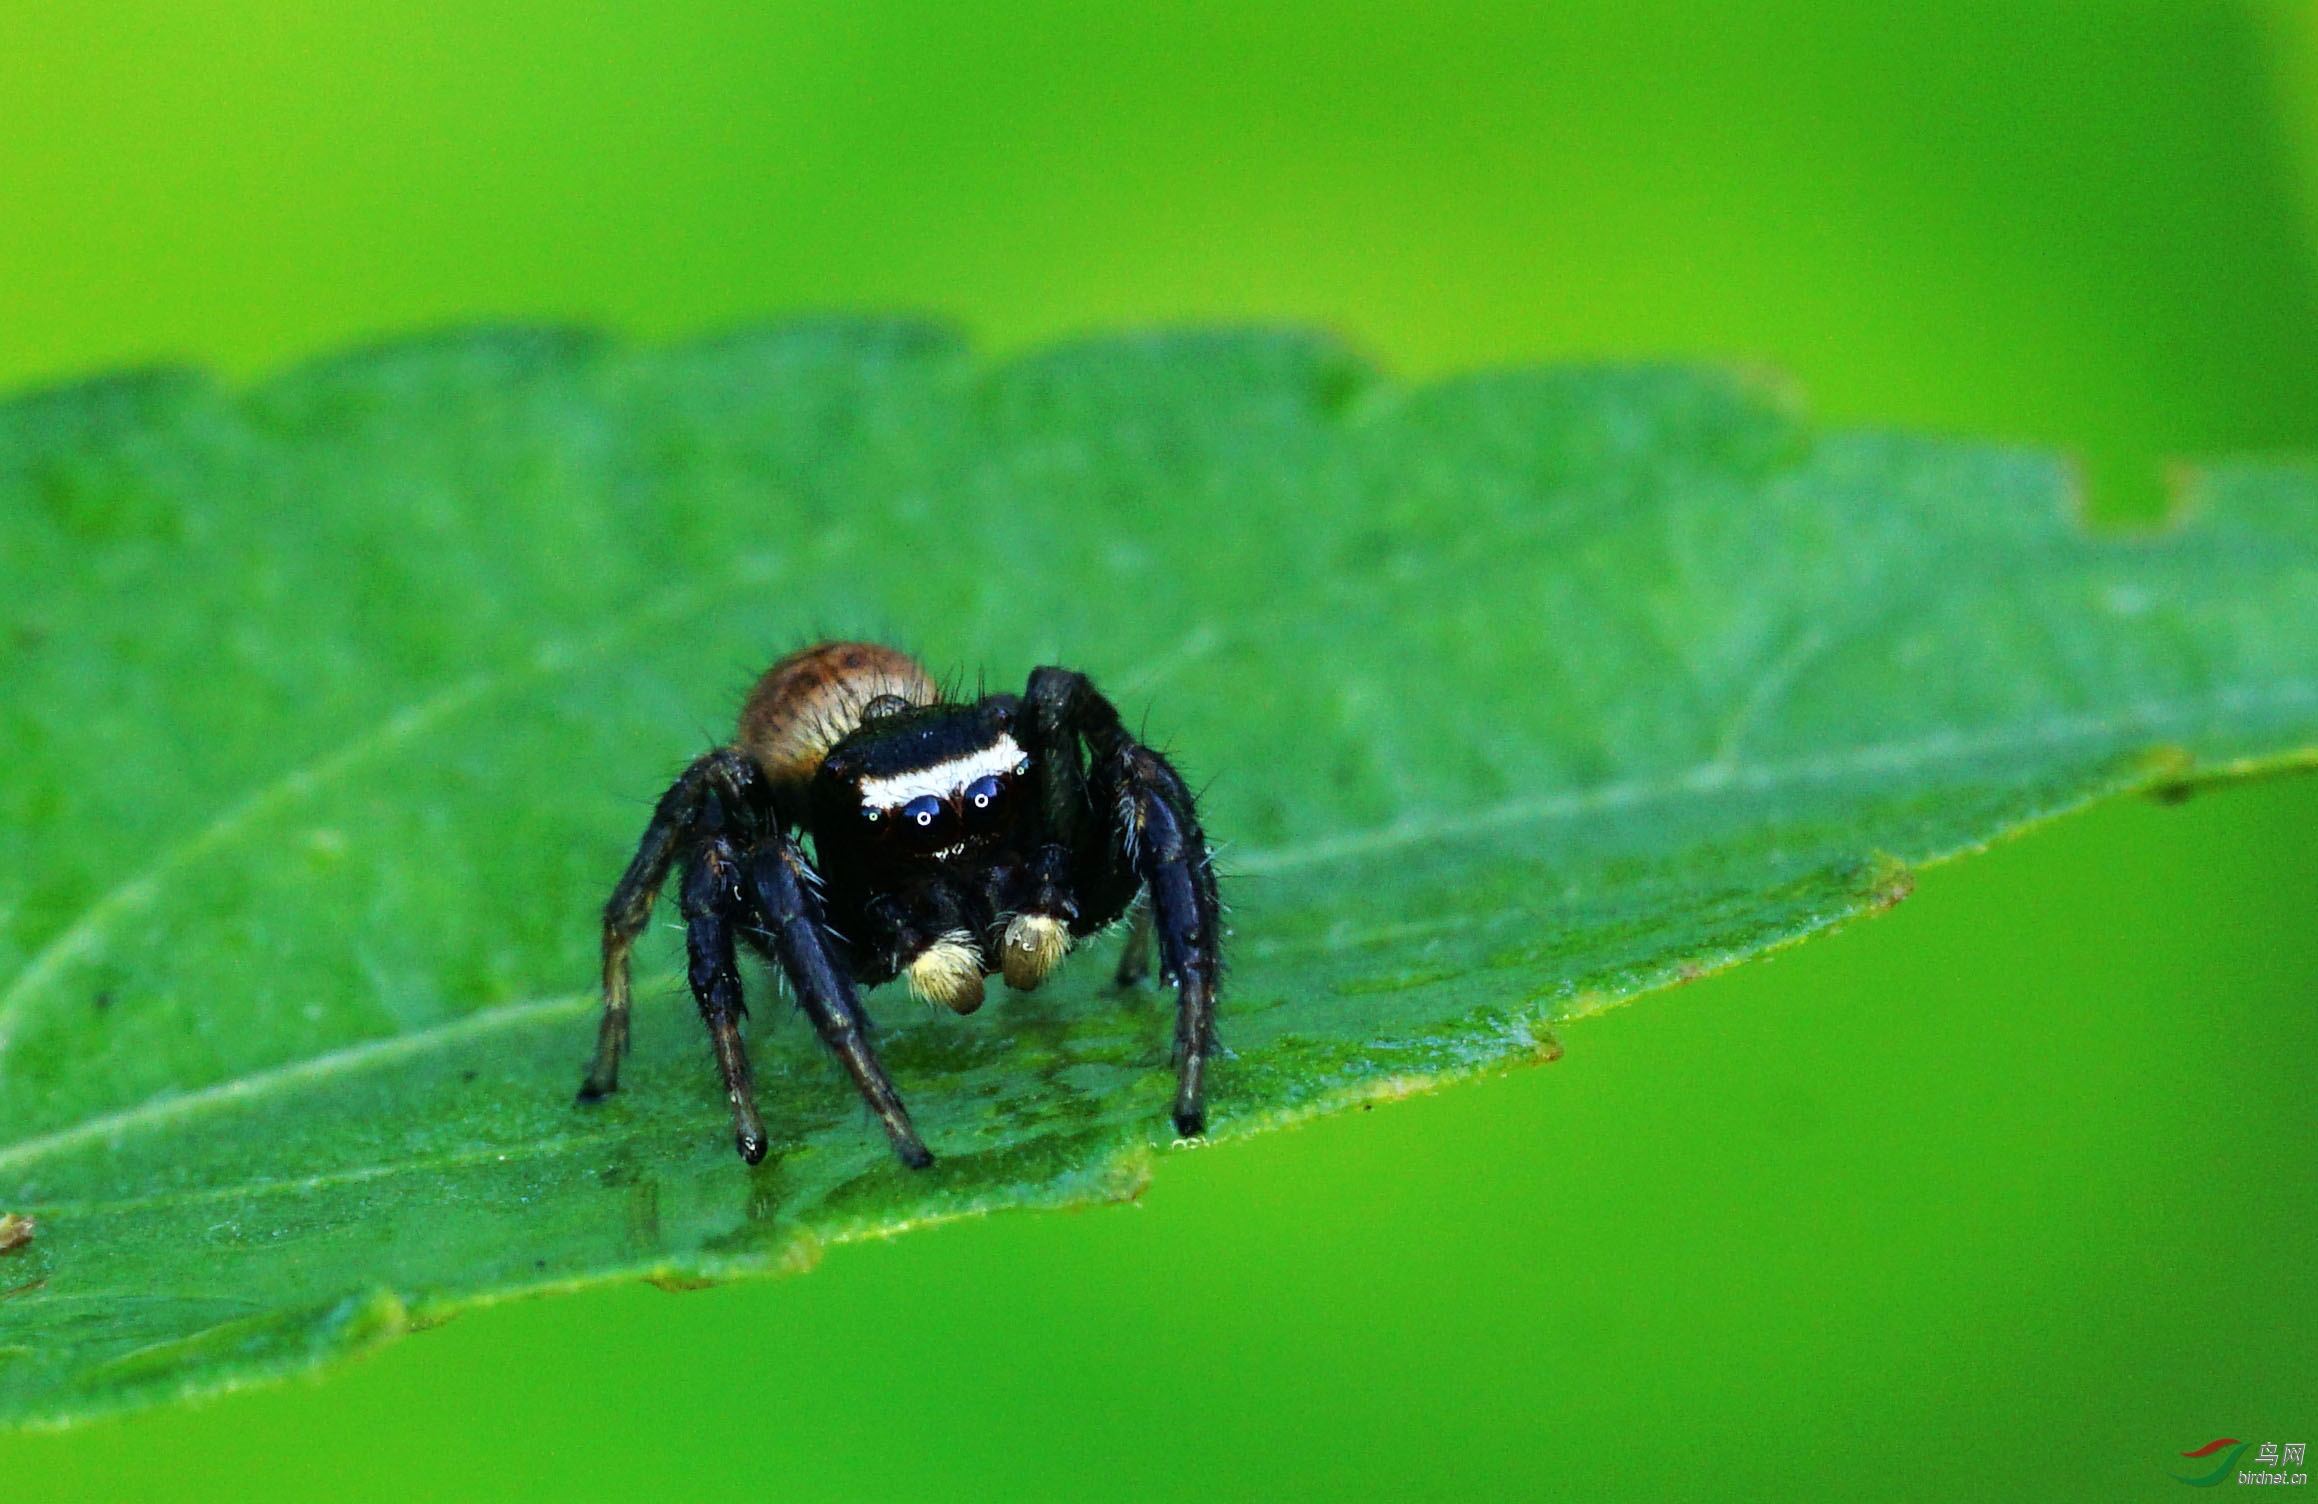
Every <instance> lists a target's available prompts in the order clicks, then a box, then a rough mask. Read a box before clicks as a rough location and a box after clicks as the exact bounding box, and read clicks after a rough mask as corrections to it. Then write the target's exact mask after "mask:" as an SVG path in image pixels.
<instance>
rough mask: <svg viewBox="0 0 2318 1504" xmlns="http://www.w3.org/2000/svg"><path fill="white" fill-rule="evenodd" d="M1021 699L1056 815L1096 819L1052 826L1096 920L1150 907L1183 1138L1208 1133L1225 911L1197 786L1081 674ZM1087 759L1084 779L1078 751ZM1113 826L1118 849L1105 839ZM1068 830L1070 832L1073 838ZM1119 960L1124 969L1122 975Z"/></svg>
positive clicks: (1044, 680)
mask: <svg viewBox="0 0 2318 1504" xmlns="http://www.w3.org/2000/svg"><path fill="white" fill-rule="evenodd" d="M1023 699H1024V701H1025V703H1026V704H1027V705H1028V707H1029V709H1030V715H1031V726H1030V728H1029V730H1030V734H1031V735H1032V736H1033V737H1034V738H1036V739H1037V741H1038V744H1039V751H1040V753H1041V757H1042V762H1043V763H1046V764H1051V765H1053V766H1054V767H1056V768H1057V770H1058V771H1057V772H1056V773H1054V774H1051V775H1049V776H1050V779H1051V780H1052V783H1051V787H1050V788H1049V789H1048V791H1047V794H1046V797H1047V799H1048V802H1049V805H1050V807H1054V808H1059V807H1060V806H1062V805H1064V804H1071V805H1074V806H1075V807H1077V808H1081V809H1087V810H1091V812H1092V813H1093V814H1094V815H1095V817H1096V823H1097V825H1098V827H1099V829H1098V831H1097V832H1095V833H1092V834H1090V832H1089V831H1088V830H1087V828H1086V823H1087V822H1086V821H1084V820H1083V819H1078V818H1074V819H1073V821H1072V823H1071V824H1069V825H1067V826H1064V825H1053V826H1050V828H1051V829H1054V830H1055V831H1056V832H1057V834H1058V836H1063V837H1064V838H1065V839H1070V840H1072V841H1073V842H1074V844H1075V847H1076V853H1075V854H1076V858H1077V860H1076V863H1075V870H1076V871H1077V873H1078V874H1079V879H1080V881H1081V882H1082V883H1084V884H1087V885H1089V887H1090V890H1091V891H1089V892H1085V893H1082V894H1081V895H1080V900H1081V904H1082V907H1083V908H1084V909H1085V910H1086V912H1087V913H1089V914H1103V915H1115V914H1117V913H1118V912H1119V911H1120V910H1121V909H1122V908H1124V907H1126V906H1127V905H1128V904H1129V903H1131V902H1132V901H1133V896H1134V894H1135V891H1136V890H1137V889H1138V888H1140V889H1142V891H1143V893H1144V895H1145V901H1146V902H1148V903H1149V904H1150V907H1151V924H1152V928H1153V930H1154V931H1155V932H1156V934H1157V936H1158V940H1159V964H1160V970H1161V974H1162V975H1164V976H1165V977H1166V978H1167V980H1168V981H1169V982H1171V983H1172V984H1174V987H1175V991H1176V1013H1175V1070H1176V1079H1177V1087H1176V1094H1175V1113H1174V1116H1175V1127H1176V1131H1177V1132H1179V1133H1181V1134H1182V1135H1183V1136H1184V1137H1186V1138H1194V1137H1197V1136H1198V1135H1199V1134H1201V1133H1203V1132H1205V1131H1206V1127H1207V1108H1206V1089H1207V1062H1208V1059H1209V1057H1210V1056H1212V1055H1213V1054H1214V1053H1215V998H1216V990H1217V987H1218V986H1219V985H1220V983H1221V981H1222V974H1223V952H1222V913H1223V910H1222V904H1221V901H1220V900H1219V898H1218V896H1217V893H1216V886H1215V870H1214V867H1213V866H1212V864H1211V863H1210V862H1209V860H1208V851H1207V838H1206V836H1205V835H1204V834H1203V833H1202V832H1201V830H1200V828H1199V816H1198V812H1197V809H1196V807H1195V804H1194V801H1193V799H1192V797H1191V790H1190V788H1189V787H1188V786H1187V785H1186V784H1185V783H1184V782H1183V778H1182V776H1181V775H1180V774H1178V773H1177V772H1176V771H1175V768H1174V766H1173V765H1172V764H1170V763H1169V762H1168V761H1167V759H1166V758H1164V757H1162V756H1160V755H1159V754H1158V753H1157V752H1154V751H1152V750H1151V749H1150V748H1149V747H1146V746H1144V745H1143V744H1142V743H1141V742H1138V741H1136V740H1135V738H1134V737H1132V736H1130V735H1128V733H1127V728H1126V727H1125V726H1124V725H1123V724H1121V722H1120V720H1119V712H1118V709H1117V707H1116V706H1114V705H1112V704H1111V702H1110V701H1109V700H1107V699H1105V698H1103V696H1102V694H1101V693H1100V692H1099V691H1098V690H1096V688H1095V687H1094V685H1093V684H1092V683H1091V682H1090V681H1089V680H1088V679H1087V678H1086V676H1085V675H1083V674H1078V673H1074V672H1072V671H1071V670H1069V669H1062V668H1041V669H1038V670H1036V671H1034V672H1033V673H1032V674H1031V676H1030V687H1029V689H1028V691H1027V692H1026V693H1025V694H1024V696H1023ZM1081 742H1083V743H1084V744H1085V747H1086V750H1087V759H1086V767H1085V772H1084V773H1083V774H1082V773H1081V772H1080V765H1079V754H1078V746H1079V744H1080V743H1081ZM1110 829H1115V830H1116V832H1117V839H1116V841H1115V842H1114V841H1112V840H1106V839H1102V838H1101V832H1102V831H1105V830H1110ZM1066 832H1067V835H1066V834H1065V833H1066ZM1124 969H1125V968H1124V962H1122V971H1124Z"/></svg>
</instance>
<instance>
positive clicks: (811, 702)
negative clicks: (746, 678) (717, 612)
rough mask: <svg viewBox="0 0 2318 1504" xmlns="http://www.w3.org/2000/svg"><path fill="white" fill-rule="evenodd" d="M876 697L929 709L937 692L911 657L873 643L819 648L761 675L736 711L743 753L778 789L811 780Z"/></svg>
mask: <svg viewBox="0 0 2318 1504" xmlns="http://www.w3.org/2000/svg"><path fill="white" fill-rule="evenodd" d="M880 695H896V696H899V697H900V698H901V699H904V700H907V701H908V702H909V703H910V704H912V705H931V704H934V703H935V702H936V701H938V700H939V699H941V691H940V690H938V689H936V688H935V687H934V681H933V680H932V679H931V678H930V677H928V676H927V674H926V671H925V669H924V668H923V667H922V666H921V665H920V664H919V663H918V661H917V660H916V659H915V658H912V657H911V656H910V655H909V654H907V653H905V652H902V651H901V650H900V649H898V648H889V647H883V646H880V645H879V644H877V643H874V642H817V643H814V644H813V645H812V646H811V647H809V648H799V649H798V650H797V651H796V652H794V653H791V654H790V655H789V656H788V657H786V658H783V659H782V660H781V661H780V662H778V663H776V664H774V665H773V666H772V667H771V668H769V669H766V670H765V676H764V677H763V678H762V679H759V680H758V681H757V687H756V688H755V689H752V690H750V691H749V698H748V703H747V704H746V705H743V706H742V707H741V711H740V748H741V750H742V751H743V752H746V753H747V754H748V755H749V756H751V757H753V758H755V759H756V763H757V766H758V767H760V768H762V769H764V771H765V776H766V777H767V778H769V779H771V780H772V781H773V782H774V783H776V784H792V785H794V784H802V783H805V782H807V781H808V780H810V779H811V778H812V776H813V773H814V771H815V770H816V769H818V768H819V767H820V766H821V759H822V758H824V757H827V756H828V755H829V749H830V748H831V747H834V746H836V745H837V743H838V742H839V741H840V740H842V739H843V738H844V737H845V735H846V734H847V733H848V732H850V731H852V730H853V728H854V727H856V726H858V725H860V724H861V711H862V708H863V707H864V706H866V705H867V704H868V703H869V702H870V701H872V700H874V699H876V698H877V697H878V696H880Z"/></svg>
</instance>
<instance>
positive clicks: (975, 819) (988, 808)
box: [960, 775, 1006, 830]
mask: <svg viewBox="0 0 2318 1504" xmlns="http://www.w3.org/2000/svg"><path fill="white" fill-rule="evenodd" d="M960 802H961V804H962V806H963V808H964V809H965V812H966V828H967V829H968V830H994V829H996V828H997V827H998V824H999V822H1000V821H1001V820H1002V819H1003V818H1004V816H1005V809H1006V785H1005V784H1004V783H1003V782H1001V781H1000V780H998V779H997V778H994V777H989V776H987V775H986V776H984V777H981V778H977V779H975V780H974V781H973V782H972V783H969V784H967V785H966V793H965V796H964V798H963V799H962V800H961V801H960Z"/></svg>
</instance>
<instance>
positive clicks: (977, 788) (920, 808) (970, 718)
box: [813, 698, 1030, 866]
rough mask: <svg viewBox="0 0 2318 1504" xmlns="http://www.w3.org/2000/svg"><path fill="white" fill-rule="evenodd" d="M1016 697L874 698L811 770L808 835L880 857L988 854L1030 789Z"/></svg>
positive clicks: (892, 861)
mask: <svg viewBox="0 0 2318 1504" xmlns="http://www.w3.org/2000/svg"><path fill="white" fill-rule="evenodd" d="M1013 718H1014V706H1013V705H1012V704H1011V703H1009V702H1008V701H1007V700H1006V699H1004V698H999V699H995V700H985V701H983V702H982V703H980V704H977V705H929V706H913V705H909V704H906V703H904V702H902V701H900V700H893V701H890V702H886V701H880V702H875V703H873V704H872V705H871V706H870V707H869V710H868V712H867V713H866V714H865V715H864V716H863V718H862V721H861V724H860V725H859V726H858V727H857V728H855V729H854V731H853V732H852V733H851V734H850V735H848V736H847V737H846V738H845V739H844V740H843V741H841V742H839V743H838V744H837V745H836V746H835V747H834V748H832V749H831V750H830V753H829V756H828V759H827V760H826V761H825V762H823V763H822V765H821V769H820V772H819V773H818V774H817V775H816V776H815V779H814V806H815V815H816V818H815V822H814V833H813V834H814V840H815V842H816V843H817V845H819V846H820V847H822V848H823V849H826V848H827V847H828V846H830V845H831V844H832V843H844V844H846V845H848V846H850V847H851V848H853V849H854V850H855V851H856V852H858V853H860V854H861V855H863V856H865V857H868V858H869V859H870V861H871V862H872V863H873V864H875V865H879V866H896V865H915V864H918V863H922V862H954V861H959V860H966V859H971V858H974V857H977V856H981V855H984V854H987V853H988V852H990V851H992V850H993V849H995V848H997V847H998V846H1000V845H1002V844H1003V843H1004V842H1005V840H1006V838H1007V836H1008V835H1009V834H1010V833H1011V832H1012V831H1013V829H1014V825H1015V821H1016V818H1017V815H1018V813H1019V807H1020V806H1021V805H1023V804H1025V803H1026V802H1027V801H1028V799H1029V798H1030V790H1029V787H1028V784H1027V780H1026V775H1027V774H1028V773H1029V772H1030V754H1029V753H1028V752H1026V751H1024V750H1023V748H1022V746H1021V745H1020V744H1019V743H1017V742H1016V741H1015V739H1014V736H1013V731H1012V726H1013Z"/></svg>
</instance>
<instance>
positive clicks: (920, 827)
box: [900, 794, 957, 851]
mask: <svg viewBox="0 0 2318 1504" xmlns="http://www.w3.org/2000/svg"><path fill="white" fill-rule="evenodd" d="M956 823H957V822H956V821H954V820H953V819H952V818H951V817H950V808H949V806H948V805H946V804H944V803H943V802H942V801H941V800H940V799H939V798H938V797H936V796H935V795H932V794H920V795H918V796H917V797H916V798H915V799H912V800H911V801H910V802H909V803H907V804H905V805H903V806H902V807H901V818H900V824H901V832H902V835H903V836H904V837H905V838H906V839H907V840H908V841H909V843H910V844H911V845H912V846H915V847H918V848H919V849H921V850H926V851H931V850H933V849H934V848H936V847H940V846H947V845H949V844H950V841H951V840H952V838H953V835H954V832H953V829H952V827H953V826H954V825H955V824H956Z"/></svg>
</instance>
